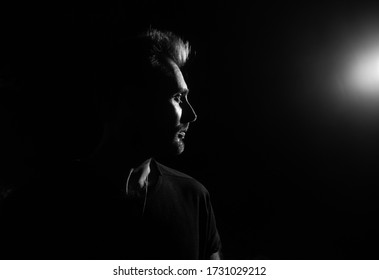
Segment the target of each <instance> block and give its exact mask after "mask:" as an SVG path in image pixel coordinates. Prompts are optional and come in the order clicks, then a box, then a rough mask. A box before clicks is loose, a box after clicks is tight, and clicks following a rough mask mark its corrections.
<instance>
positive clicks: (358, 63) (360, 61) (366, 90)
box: [345, 46, 379, 98]
mask: <svg viewBox="0 0 379 280" xmlns="http://www.w3.org/2000/svg"><path fill="white" fill-rule="evenodd" d="M345 82H346V86H347V87H348V89H349V90H350V91H353V92H355V94H359V95H365V96H372V97H378V98H379V46H378V47H377V48H375V49H374V50H367V51H365V52H363V53H361V54H357V55H356V57H355V59H353V60H352V63H351V65H350V69H348V72H347V77H346V80H345Z"/></svg>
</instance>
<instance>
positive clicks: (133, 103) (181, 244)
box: [91, 29, 221, 259]
mask: <svg viewBox="0 0 379 280" xmlns="http://www.w3.org/2000/svg"><path fill="white" fill-rule="evenodd" d="M189 52H190V47H189V44H188V43H184V42H183V41H182V40H181V39H180V38H178V37H177V36H176V35H174V34H173V33H171V32H161V31H158V30H154V29H150V30H148V31H147V32H146V33H144V34H142V35H141V36H140V37H139V38H138V40H137V41H130V40H129V41H124V42H121V43H119V45H117V46H116V48H115V52H114V55H113V58H112V59H111V65H112V68H113V71H111V85H112V86H111V89H112V92H113V94H112V95H111V98H110V99H106V101H105V104H107V105H106V106H105V107H106V108H107V110H105V113H104V111H103V119H104V135H103V139H102V142H101V144H100V146H99V148H98V149H97V151H96V152H95V154H94V156H93V158H92V160H91V163H92V164H93V166H94V169H96V170H98V171H99V173H101V174H105V175H104V176H105V177H106V178H107V179H109V178H111V180H112V182H113V185H114V188H115V189H119V190H121V191H120V192H119V194H120V195H121V196H124V197H125V198H126V202H125V204H128V213H127V214H126V215H125V217H124V218H125V219H129V221H132V222H130V224H129V225H130V228H129V233H130V235H128V237H129V238H132V239H133V240H132V241H131V242H133V241H136V240H138V242H137V243H135V244H134V245H135V248H132V249H131V247H130V248H129V250H131V251H133V254H134V256H137V257H138V258H153V259H160V258H165V259H219V258H220V247H221V245H220V239H219V235H218V232H217V229H216V224H215V218H214V215H213V210H212V206H211V203H210V199H209V194H208V192H207V190H206V189H205V188H204V187H203V186H202V185H201V184H200V183H199V182H197V181H196V180H194V179H193V178H191V177H190V176H188V175H185V174H183V173H180V172H178V171H176V170H173V169H171V168H168V167H166V166H164V165H162V164H160V163H158V162H157V161H156V160H155V159H156V158H159V157H161V156H167V155H179V154H181V153H182V152H183V151H184V147H185V144H184V139H185V136H186V134H187V133H188V131H189V126H190V123H192V122H194V121H195V120H196V114H195V112H194V110H193V108H192V106H191V105H190V103H189V101H188V93H189V89H188V87H187V84H186V82H185V80H184V77H183V74H182V72H181V70H180V69H181V67H183V66H184V64H185V63H186V61H187V58H188V55H189ZM107 179H106V180H107ZM136 227H140V228H138V229H137V228H136ZM141 229H142V230H141ZM133 254H132V255H130V257H133Z"/></svg>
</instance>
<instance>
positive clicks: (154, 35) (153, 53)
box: [140, 28, 191, 68]
mask: <svg viewBox="0 0 379 280" xmlns="http://www.w3.org/2000/svg"><path fill="white" fill-rule="evenodd" d="M140 38H141V39H142V40H144V41H146V43H147V44H148V46H149V47H150V57H149V58H150V61H151V64H152V65H153V66H155V65H159V64H161V60H162V59H165V58H169V59H171V60H172V61H174V62H175V63H176V65H177V66H178V67H179V68H180V67H182V66H184V64H185V63H186V61H187V59H188V56H189V54H190V51H191V48H190V46H189V43H188V42H184V41H183V40H182V39H181V38H179V37H178V36H176V35H175V34H174V33H172V32H169V31H165V32H163V31H159V30H156V29H151V28H150V29H149V30H147V32H145V33H143V34H141V35H140Z"/></svg>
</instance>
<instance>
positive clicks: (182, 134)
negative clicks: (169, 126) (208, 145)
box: [178, 131, 187, 139]
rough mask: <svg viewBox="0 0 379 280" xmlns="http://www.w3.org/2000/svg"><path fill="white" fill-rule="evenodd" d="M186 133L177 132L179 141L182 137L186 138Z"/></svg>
mask: <svg viewBox="0 0 379 280" xmlns="http://www.w3.org/2000/svg"><path fill="white" fill-rule="evenodd" d="M186 132H187V131H179V133H178V135H179V137H180V138H181V139H184V137H185V136H186Z"/></svg>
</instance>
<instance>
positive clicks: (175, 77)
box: [160, 59, 188, 94]
mask: <svg viewBox="0 0 379 280" xmlns="http://www.w3.org/2000/svg"><path fill="white" fill-rule="evenodd" d="M164 70H165V71H160V72H161V75H160V76H161V81H160V84H161V85H162V86H163V88H162V89H163V90H165V91H168V93H169V94H174V93H178V92H188V87H187V84H186V81H185V80H184V77H183V73H182V71H181V70H180V69H179V67H178V66H177V65H176V63H175V62H173V61H172V60H170V59H168V60H167V62H166V63H165V65H164Z"/></svg>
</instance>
